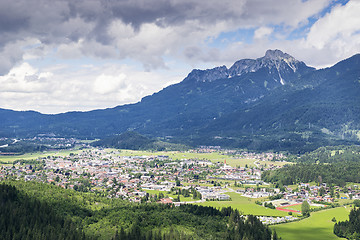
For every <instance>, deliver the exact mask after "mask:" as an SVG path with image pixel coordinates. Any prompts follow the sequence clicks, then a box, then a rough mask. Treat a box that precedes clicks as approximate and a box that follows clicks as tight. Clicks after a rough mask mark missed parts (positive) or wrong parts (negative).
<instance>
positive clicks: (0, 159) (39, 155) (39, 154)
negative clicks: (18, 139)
mask: <svg viewBox="0 0 360 240" xmlns="http://www.w3.org/2000/svg"><path fill="white" fill-rule="evenodd" d="M81 151H82V150H61V151H49V152H36V153H26V154H22V155H16V156H0V162H6V163H12V162H14V161H16V160H33V159H38V158H43V157H47V156H62V157H65V156H69V154H70V153H80V152H81Z"/></svg>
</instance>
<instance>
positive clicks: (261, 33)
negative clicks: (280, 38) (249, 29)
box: [254, 27, 273, 39]
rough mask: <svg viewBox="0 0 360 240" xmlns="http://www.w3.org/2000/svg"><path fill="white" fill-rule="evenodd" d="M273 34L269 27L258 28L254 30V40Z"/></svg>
mask: <svg viewBox="0 0 360 240" xmlns="http://www.w3.org/2000/svg"><path fill="white" fill-rule="evenodd" d="M272 32H273V29H272V28H270V27H260V28H258V29H256V30H255V32H254V38H255V39H261V38H263V37H266V36H269V35H270V34H271V33H272Z"/></svg>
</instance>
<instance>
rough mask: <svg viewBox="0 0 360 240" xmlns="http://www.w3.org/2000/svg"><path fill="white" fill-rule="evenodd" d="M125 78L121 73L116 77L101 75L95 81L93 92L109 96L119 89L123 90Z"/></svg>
mask: <svg viewBox="0 0 360 240" xmlns="http://www.w3.org/2000/svg"><path fill="white" fill-rule="evenodd" d="M125 78H126V75H125V74H123V73H121V74H120V75H118V76H111V75H105V74H101V75H100V76H98V77H97V78H96V79H95V82H94V92H96V93H100V94H109V93H111V92H116V91H118V90H119V88H125V87H126V84H125V82H124V80H125Z"/></svg>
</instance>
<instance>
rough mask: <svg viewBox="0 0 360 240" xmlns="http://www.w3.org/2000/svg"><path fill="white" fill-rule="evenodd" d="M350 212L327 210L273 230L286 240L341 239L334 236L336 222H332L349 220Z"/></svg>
mask: <svg viewBox="0 0 360 240" xmlns="http://www.w3.org/2000/svg"><path fill="white" fill-rule="evenodd" d="M349 212H350V208H344V207H338V208H332V209H327V210H323V211H319V212H314V213H311V216H310V217H309V218H306V219H304V220H301V221H298V222H292V223H284V224H279V225H274V226H272V227H271V228H273V229H275V230H276V232H277V234H278V236H280V237H281V238H282V239H284V240H287V239H289V240H290V239H291V240H304V239H316V240H322V239H324V240H330V239H339V238H338V237H337V236H336V235H335V234H333V227H334V222H332V221H331V220H332V218H333V217H335V218H336V220H337V221H344V220H347V219H348V216H349Z"/></svg>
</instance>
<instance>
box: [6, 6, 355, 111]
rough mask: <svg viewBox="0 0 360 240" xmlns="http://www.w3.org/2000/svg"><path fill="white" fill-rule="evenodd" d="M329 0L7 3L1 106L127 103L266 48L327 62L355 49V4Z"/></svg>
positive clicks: (309, 61)
mask: <svg viewBox="0 0 360 240" xmlns="http://www.w3.org/2000/svg"><path fill="white" fill-rule="evenodd" d="M333 3H334V1H333V0H307V1H304V0H292V1H288V0H224V1H218V0H208V1H198V0H154V1H151V4H150V3H149V1H148V0H121V1H116V0H77V1H73V0H52V1H51V4H49V1H48V0H17V1H13V0H3V1H0V33H1V34H0V76H1V75H2V77H0V84H1V89H0V102H1V103H2V105H1V106H0V107H7V108H14V109H21V110H24V109H36V110H40V111H43V112H51V113H54V112H62V111H68V110H91V109H95V108H105V107H110V106H116V105H121V104H125V103H132V102H136V101H139V100H140V99H141V97H143V96H145V95H148V94H152V93H153V92H155V91H159V90H160V89H162V88H163V87H165V86H167V85H169V84H171V83H176V82H179V81H180V80H181V79H183V78H184V77H185V76H186V75H187V74H188V72H190V71H191V68H211V67H215V66H220V65H224V64H226V65H227V66H230V65H231V64H233V62H235V61H236V60H239V59H242V58H256V57H261V56H263V55H264V53H265V51H266V50H267V49H270V48H271V49H275V48H278V49H282V50H283V51H286V52H288V53H289V54H291V55H293V56H294V57H296V58H298V59H299V60H303V61H305V62H306V63H307V64H309V65H313V66H327V65H330V64H333V63H335V62H336V61H339V60H341V59H342V58H344V57H348V56H350V55H352V54H353V53H354V52H359V50H360V49H359V48H360V47H359V44H358V43H359V42H360V36H359V30H360V29H359V27H358V26H360V24H359V17H358V14H357V12H359V10H360V9H359V3H358V2H356V1H353V0H350V1H349V2H348V3H347V4H346V5H344V6H341V5H338V6H336V5H335V6H334V7H332V8H329V6H330V5H331V4H333ZM331 6H333V5H331ZM325 9H327V10H326V11H327V12H328V13H327V14H326V15H325V16H323V15H322V14H323V13H322V12H324V11H325ZM310 18H311V19H310ZM314 22H315V23H314ZM296 31H299V32H301V34H300V36H299V37H296V38H294V37H289V36H291V34H292V33H293V32H296ZM245 32H247V33H246V34H248V35H247V36H249V37H248V38H247V37H244V35H243V34H244V33H245ZM144 70H146V71H145V72H144ZM25 73H26V74H25ZM20 103H21V104H20Z"/></svg>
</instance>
